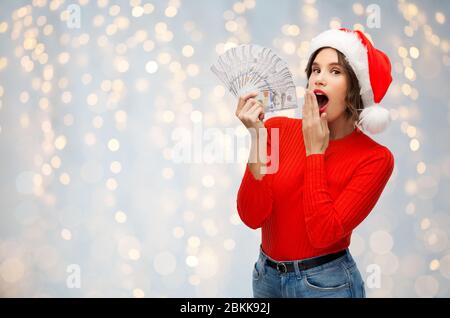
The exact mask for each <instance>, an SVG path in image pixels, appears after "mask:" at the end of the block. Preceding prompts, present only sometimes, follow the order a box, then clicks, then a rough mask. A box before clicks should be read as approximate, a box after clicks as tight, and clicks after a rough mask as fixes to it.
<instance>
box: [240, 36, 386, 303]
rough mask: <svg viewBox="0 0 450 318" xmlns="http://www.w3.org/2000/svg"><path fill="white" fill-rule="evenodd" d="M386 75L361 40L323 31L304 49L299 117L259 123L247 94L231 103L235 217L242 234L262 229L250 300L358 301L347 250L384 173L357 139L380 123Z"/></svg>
mask: <svg viewBox="0 0 450 318" xmlns="http://www.w3.org/2000/svg"><path fill="white" fill-rule="evenodd" d="M390 73H391V64H390V62H389V59H388V58H387V56H386V55H385V54H384V53H383V52H381V51H379V50H377V49H375V48H374V47H373V46H372V44H371V43H370V42H369V41H368V40H367V38H366V37H365V36H364V34H363V33H361V32H359V31H351V30H347V29H339V30H335V29H333V30H328V31H325V32H323V33H321V34H320V35H318V36H317V37H316V38H314V39H313V40H312V42H311V49H310V58H309V62H308V65H307V68H306V74H307V78H308V83H307V88H308V89H307V91H306V93H305V102H304V105H303V109H302V114H303V116H302V119H293V118H287V117H273V118H271V119H269V120H267V121H265V122H264V123H263V122H262V119H263V118H264V113H263V110H264V109H263V107H262V105H261V104H260V103H259V102H258V101H257V100H255V99H254V97H255V96H256V94H255V93H251V94H249V95H247V96H243V97H241V98H240V100H239V103H238V107H237V110H236V115H237V116H238V118H239V119H240V120H241V121H242V123H243V124H244V125H245V126H246V127H247V128H248V129H249V131H250V132H251V136H252V145H251V151H250V159H249V163H248V164H247V166H246V170H245V174H244V177H243V179H242V183H241V186H240V188H239V192H238V197H237V209H238V212H239V215H240V217H241V219H242V221H243V222H244V223H245V224H246V225H247V226H249V227H250V228H252V229H257V228H262V231H261V233H262V244H261V248H260V255H259V258H258V261H257V262H256V263H255V266H254V269H253V294H254V297H353V298H363V297H365V295H366V294H365V289H364V282H363V280H362V277H361V274H360V272H359V270H358V268H357V266H356V264H355V261H354V260H353V258H352V256H351V254H350V252H349V249H348V246H349V245H350V237H351V234H352V231H353V230H354V229H355V228H356V227H357V226H358V225H359V224H360V223H361V222H362V221H363V220H364V219H365V218H366V217H367V215H368V214H369V213H370V211H371V210H372V209H373V207H374V206H375V204H376V202H377V200H378V198H379V197H380V195H381V193H382V191H383V189H384V187H385V185H386V183H387V181H388V180H389V178H390V176H391V174H392V170H393V167H394V158H393V155H392V153H391V152H390V151H389V149H388V148H386V147H385V146H383V145H380V144H378V143H377V142H375V141H374V140H372V139H371V138H370V137H368V136H367V135H366V134H364V133H363V130H366V131H368V132H370V133H379V132H381V131H383V130H384V129H385V128H386V126H387V124H388V123H389V113H388V111H387V110H386V109H384V108H381V106H379V105H378V103H379V102H380V101H381V99H382V98H383V97H384V95H385V93H386V91H387V89H388V87H389V85H390V83H391V80H392V79H391V74H390ZM275 135H276V136H277V138H273V136H275ZM259 148H261V149H259ZM273 149H275V150H274V151H272V150H273ZM275 151H276V152H277V153H276V154H275V153H274V152H275ZM258 152H260V155H259V156H255V154H256V153H258ZM269 158H270V159H271V160H270V163H269V162H266V161H267V160H268V159H269ZM253 159H255V160H253ZM271 166H272V169H267V168H270V167H271ZM273 167H276V168H275V169H273Z"/></svg>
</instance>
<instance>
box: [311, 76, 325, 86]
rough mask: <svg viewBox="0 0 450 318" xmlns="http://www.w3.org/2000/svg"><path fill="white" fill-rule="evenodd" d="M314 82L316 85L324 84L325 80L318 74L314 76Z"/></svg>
mask: <svg viewBox="0 0 450 318" xmlns="http://www.w3.org/2000/svg"><path fill="white" fill-rule="evenodd" d="M314 84H315V85H316V86H326V82H325V80H324V79H323V78H322V75H321V74H320V75H319V76H317V77H316V80H315V82H314Z"/></svg>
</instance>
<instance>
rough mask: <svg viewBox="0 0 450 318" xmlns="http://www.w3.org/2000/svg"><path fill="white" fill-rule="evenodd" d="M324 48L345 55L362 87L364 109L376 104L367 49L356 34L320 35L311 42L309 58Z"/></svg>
mask: <svg viewBox="0 0 450 318" xmlns="http://www.w3.org/2000/svg"><path fill="white" fill-rule="evenodd" d="M322 47H332V48H334V49H336V50H338V51H340V52H341V53H342V54H344V55H345V58H346V59H347V61H348V63H349V64H350V66H351V67H352V69H353V71H354V72H355V75H356V77H357V78H358V81H359V86H360V87H361V91H360V95H361V98H362V101H363V103H364V107H369V106H372V105H373V104H374V98H373V92H372V86H371V85H370V75H369V63H368V59H367V49H366V47H365V46H364V44H363V43H362V42H361V40H360V39H359V37H358V35H357V34H355V33H354V32H346V31H342V30H338V29H330V30H327V31H324V32H322V33H320V34H319V35H318V36H316V37H315V38H313V39H312V40H311V45H310V49H309V54H308V56H311V55H312V54H313V53H314V52H315V51H317V50H318V49H320V48H322Z"/></svg>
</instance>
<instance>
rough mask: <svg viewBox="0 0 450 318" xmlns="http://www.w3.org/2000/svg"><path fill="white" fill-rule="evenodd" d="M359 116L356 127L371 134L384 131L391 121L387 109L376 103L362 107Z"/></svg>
mask: <svg viewBox="0 0 450 318" xmlns="http://www.w3.org/2000/svg"><path fill="white" fill-rule="evenodd" d="M359 118H360V119H359V121H358V124H357V125H358V127H360V128H362V129H363V130H364V131H368V132H369V133H371V134H378V133H381V132H383V131H385V130H386V128H387V127H388V126H389V123H390V122H391V116H390V113H389V111H388V110H387V109H386V108H383V107H381V106H380V105H378V104H376V105H372V106H369V107H364V109H363V111H362V112H361V114H360V115H359Z"/></svg>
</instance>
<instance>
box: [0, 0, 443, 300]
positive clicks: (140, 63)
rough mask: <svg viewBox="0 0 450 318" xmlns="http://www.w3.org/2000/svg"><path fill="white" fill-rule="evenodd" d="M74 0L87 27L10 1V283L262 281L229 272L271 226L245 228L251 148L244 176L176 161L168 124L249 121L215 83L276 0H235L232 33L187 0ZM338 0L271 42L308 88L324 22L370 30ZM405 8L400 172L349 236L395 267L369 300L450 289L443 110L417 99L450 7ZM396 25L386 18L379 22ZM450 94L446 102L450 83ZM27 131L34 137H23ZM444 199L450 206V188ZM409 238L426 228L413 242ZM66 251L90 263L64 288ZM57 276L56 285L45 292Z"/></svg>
mask: <svg viewBox="0 0 450 318" xmlns="http://www.w3.org/2000/svg"><path fill="white" fill-rule="evenodd" d="M77 3H78V5H79V6H80V8H81V12H82V14H83V15H82V24H81V28H80V29H70V28H67V27H66V23H67V22H68V20H69V19H70V12H68V10H67V5H68V4H67V3H66V2H65V1H58V0H51V1H50V0H33V1H31V2H30V3H29V4H26V5H23V6H18V5H16V4H14V3H10V4H2V15H1V16H0V44H1V46H0V47H1V48H2V49H1V50H0V113H1V114H2V116H1V118H3V120H2V121H1V122H0V137H1V138H2V145H4V146H5V149H14V152H13V154H14V156H17V160H16V162H14V164H12V163H11V162H9V161H8V162H5V164H6V165H7V167H8V168H11V169H10V174H8V176H5V177H2V186H4V187H5V189H6V188H7V187H10V186H11V184H12V185H13V187H14V192H13V193H11V198H14V201H7V202H8V203H7V204H8V206H7V208H6V209H3V213H2V223H3V224H12V227H13V230H11V231H5V232H3V231H2V233H1V236H0V280H1V284H0V286H1V287H0V293H1V294H2V296H74V295H75V296H88V297H89V296H124V297H152V296H156V297H165V296H220V295H223V294H226V295H230V296H233V295H234V296H235V295H237V294H242V295H243V296H245V292H244V290H245V291H247V294H249V288H250V283H249V284H247V285H246V286H245V287H243V284H242V281H240V280H237V282H231V283H230V279H229V277H230V276H231V277H236V276H235V275H236V272H235V271H234V270H231V269H230V268H231V266H232V265H233V264H238V265H243V264H244V263H245V264H248V259H247V258H243V257H242V255H241V253H240V252H241V251H247V249H249V248H257V246H256V242H257V241H258V239H259V232H258V231H255V232H254V233H251V234H249V235H251V236H250V237H253V238H254V239H255V241H253V242H249V240H248V238H245V239H243V237H241V235H244V234H243V233H246V234H248V233H249V231H248V230H245V229H244V228H243V227H242V226H241V225H242V224H241V221H240V219H239V216H238V214H237V212H236V210H235V204H234V202H235V192H234V191H230V190H229V189H230V188H231V189H232V188H234V187H235V186H236V181H239V180H240V179H239V178H240V177H241V176H242V171H243V170H242V169H243V168H244V167H245V161H246V157H247V155H248V149H246V148H243V149H238V150H237V152H238V158H241V159H242V160H239V163H240V164H239V165H235V169H233V172H234V174H233V177H231V175H230V173H229V171H227V170H226V169H224V167H223V165H209V164H208V165H206V164H203V165H197V166H195V165H194V166H187V165H183V166H182V169H180V165H174V164H173V163H172V151H171V133H172V130H173V128H175V127H186V128H187V129H189V128H190V127H192V125H195V124H203V125H205V126H206V127H218V126H219V127H230V126H236V127H235V128H236V129H234V130H235V132H236V135H237V136H245V135H246V130H245V129H244V128H243V127H242V125H238V124H237V123H236V122H235V118H234V116H233V110H232V109H230V103H234V101H232V100H231V99H230V98H229V94H227V92H226V90H225V88H224V87H223V86H222V85H219V84H218V83H215V82H210V83H209V82H205V78H207V76H208V68H209V64H211V63H210V62H212V61H213V60H215V58H216V56H217V55H218V54H222V53H223V52H225V51H226V50H227V49H229V48H231V47H234V46H237V45H239V44H241V43H249V42H251V41H252V40H253V37H254V35H255V32H261V30H262V29H263V28H264V25H260V24H258V25H256V24H255V22H254V20H251V19H250V16H252V17H253V16H255V15H259V14H262V13H263V12H264V11H260V10H264V9H265V10H267V8H269V7H270V6H269V7H268V5H267V3H264V4H263V3H262V2H261V1H256V0H243V1H234V2H230V3H229V2H226V6H228V7H227V8H226V9H225V10H224V11H223V12H220V17H221V18H222V21H221V22H220V24H221V26H222V29H221V33H217V34H215V33H213V32H214V31H213V29H211V30H209V29H206V28H205V27H204V24H203V23H201V22H202V21H199V16H197V15H196V14H195V13H193V12H194V11H192V9H187V6H186V4H184V3H183V4H184V7H183V6H182V2H181V1H180V0H169V1H163V2H153V3H151V2H148V1H144V0H130V1H124V2H113V1H108V0H97V1H92V0H91V1H88V0H79V1H78V2H77ZM205 4H206V2H205ZM190 5H191V4H190ZM272 5H273V4H272ZM328 5H329V4H327V3H326V2H323V1H315V0H303V1H298V3H297V12H285V13H283V12H279V14H280V15H283V14H287V15H288V17H287V19H285V20H284V21H283V23H281V24H280V25H278V30H277V32H276V33H277V34H276V36H275V37H273V38H269V39H268V43H269V44H268V45H270V43H271V45H272V46H273V47H274V48H275V49H276V50H277V51H278V52H279V53H280V54H282V55H283V57H284V58H286V60H287V61H288V62H289V65H291V70H292V71H293V74H294V77H295V79H296V81H297V83H298V84H299V86H298V88H297V93H298V95H299V96H302V95H303V93H304V87H303V84H304V82H305V80H306V78H305V74H304V69H305V67H306V63H307V52H308V50H309V40H310V38H311V37H312V36H313V35H315V34H317V33H318V32H320V31H321V30H322V29H323V28H326V27H331V28H339V27H342V26H345V27H352V28H354V29H358V30H361V31H362V32H365V33H366V35H367V36H368V37H369V39H371V35H370V33H372V30H370V29H369V28H366V27H365V26H364V21H365V18H366V8H367V6H366V4H365V3H362V2H355V3H352V4H351V5H348V6H347V8H346V9H343V11H342V12H339V11H334V12H333V15H330V16H328V15H327V14H328V12H327V6H328ZM200 6H201V5H200ZM265 6H266V7H265ZM396 6H397V9H398V12H394V11H395V10H393V11H392V12H390V13H389V15H390V16H389V17H392V19H395V18H396V17H398V16H400V17H402V18H403V21H404V25H401V31H402V33H399V34H394V35H392V36H387V37H386V38H380V37H378V38H377V44H379V45H380V46H382V47H385V48H389V50H390V56H391V59H392V62H393V72H394V77H395V80H394V83H393V87H392V88H391V90H390V93H389V96H388V101H389V102H391V103H392V105H393V106H392V107H390V108H389V109H390V110H391V115H392V118H393V119H394V123H395V124H397V125H394V128H392V130H394V132H392V134H394V135H395V129H397V128H398V129H399V130H400V131H401V133H402V135H401V137H396V138H397V140H398V141H399V143H398V144H399V145H398V146H396V148H394V149H393V150H394V153H396V160H397V161H396V162H397V167H396V169H395V171H394V175H393V177H392V179H391V181H390V184H389V186H388V188H387V189H386V191H385V195H384V198H386V201H387V202H385V203H384V206H383V207H380V208H379V209H378V210H377V211H374V213H373V215H371V216H370V218H371V219H370V220H369V221H368V222H367V223H365V224H367V225H364V226H363V227H362V228H361V229H360V230H358V231H357V232H356V233H354V235H353V238H352V245H351V249H352V252H353V254H354V255H355V256H356V257H358V259H359V260H360V261H361V262H360V263H359V264H360V266H361V269H362V272H363V274H367V273H365V272H364V268H365V267H366V266H368V265H369V264H378V265H379V266H380V267H381V269H382V286H381V288H380V289H369V290H368V293H369V296H373V297H377V296H403V295H407V296H417V297H435V296H448V295H449V282H448V281H449V280H450V246H449V244H448V236H449V235H450V218H449V215H448V213H446V212H442V208H440V207H438V204H435V203H434V200H435V199H436V198H437V196H438V195H439V193H440V192H442V191H445V190H446V189H447V188H448V178H449V177H450V157H449V156H448V153H444V154H442V153H439V154H438V158H442V162H438V161H436V160H433V158H431V157H430V156H427V155H426V153H425V149H427V147H428V144H430V139H431V138H433V136H431V135H430V133H429V132H428V131H427V126H426V124H429V123H427V122H426V121H425V120H426V118H428V120H429V117H425V116H424V114H423V113H424V112H425V111H426V110H424V108H426V107H431V105H424V103H427V101H424V100H422V97H423V96H424V94H426V89H427V88H430V85H431V82H432V81H434V80H439V79H442V78H443V77H444V80H446V81H448V72H445V71H444V70H447V67H449V65H450V58H449V48H450V45H449V41H448V39H447V38H446V37H445V33H444V32H442V30H443V29H444V28H445V27H446V24H447V23H448V21H447V15H448V11H447V10H445V9H444V8H437V9H436V8H433V7H431V8H430V7H429V5H425V4H420V5H419V4H418V3H413V2H408V1H405V0H400V1H397V4H396ZM347 11H348V12H347ZM86 12H89V14H85V13H86ZM199 12H201V10H199ZM270 13H271V14H273V12H270ZM348 13H350V14H351V16H348ZM296 14H297V15H298V16H296ZM383 14H387V13H386V12H383ZM269 16H270V15H269ZM387 20H389V18H388V17H385V16H383V23H386V24H387V23H388V22H387ZM349 21H351V22H349ZM400 21H401V20H400V19H397V22H396V23H401V22H400ZM216 23H219V22H217V21H216ZM349 23H353V24H349ZM319 24H321V26H320V27H319ZM374 33H375V32H374ZM441 34H442V35H441ZM206 35H207V36H206ZM211 39H214V40H213V42H211ZM380 41H381V42H380ZM383 41H384V42H383ZM208 61H210V62H208ZM102 63H104V65H103V64H102ZM445 76H446V77H445ZM442 93H443V95H442V97H443V98H444V97H445V98H444V99H443V100H445V101H448V92H447V91H443V92H442ZM300 102H301V100H300ZM448 106H449V107H450V104H448ZM447 111H449V110H448V109H447ZM278 115H286V116H294V117H295V116H298V113H297V112H296V110H289V111H285V112H284V113H282V114H278ZM8 121H9V122H10V123H8ZM449 121H450V115H448V120H447V124H448V122H449ZM442 131H443V132H448V129H444V130H442ZM391 137H392V136H391ZM392 138H394V137H392ZM19 140H20V145H24V146H25V148H24V149H23V148H22V146H20V148H16V147H17V146H18V145H19ZM405 140H407V142H404V141H405ZM16 142H17V143H16ZM400 142H402V143H401V144H400ZM225 145H226V147H227V148H226V149H227V150H228V151H233V150H234V149H233V146H232V145H231V144H229V143H228V144H227V143H225ZM390 145H391V146H394V143H390ZM6 147H7V148H6ZM399 163H401V164H402V165H401V166H400V165H399ZM232 181H234V182H232ZM393 191H394V193H392V192H393ZM3 195H5V197H2V199H6V195H8V194H3ZM442 200H444V201H443V202H442V204H443V206H446V207H448V206H449V204H450V202H449V201H448V198H444V199H442ZM445 200H447V201H445ZM389 211H393V212H392V213H391V212H389ZM399 211H402V212H404V213H399ZM444 211H445V209H444ZM14 224H16V225H14ZM237 226H241V227H239V228H238V227H237ZM405 226H406V227H405ZM411 228H412V231H413V232H414V233H413V234H410V233H409V232H408V231H410V230H411ZM402 231H404V232H405V233H407V234H402V233H403V232H402ZM253 234H254V236H253ZM406 235H412V236H411V238H413V241H414V242H411V241H408V245H409V246H406V245H405V242H403V241H404V240H406V239H405V237H406ZM86 242H89V243H88V244H86ZM253 243H255V244H253ZM255 251H256V250H255ZM255 253H256V252H255ZM245 256H247V255H245ZM71 263H79V264H80V266H81V269H82V275H83V286H84V287H83V289H82V290H79V291H76V290H70V289H64V288H61V287H63V286H64V284H65V281H66V276H67V273H66V267H67V265H68V264H71ZM241 263H242V264H241ZM233 267H234V265H233ZM239 268H242V266H239ZM244 268H246V267H245V266H244ZM99 269H102V270H101V272H102V274H100V275H99V274H98V273H99ZM248 273H250V272H248ZM238 274H239V275H241V276H239V277H245V278H246V279H250V278H249V277H250V276H248V275H246V273H242V272H240V273H238ZM49 282H51V283H52V284H54V285H52V286H54V288H53V287H45V286H48V283H49ZM249 282H250V280H249ZM224 283H230V284H229V287H228V289H223V288H222V289H221V288H219V286H221V285H222V284H224ZM225 288H226V287H225Z"/></svg>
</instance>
